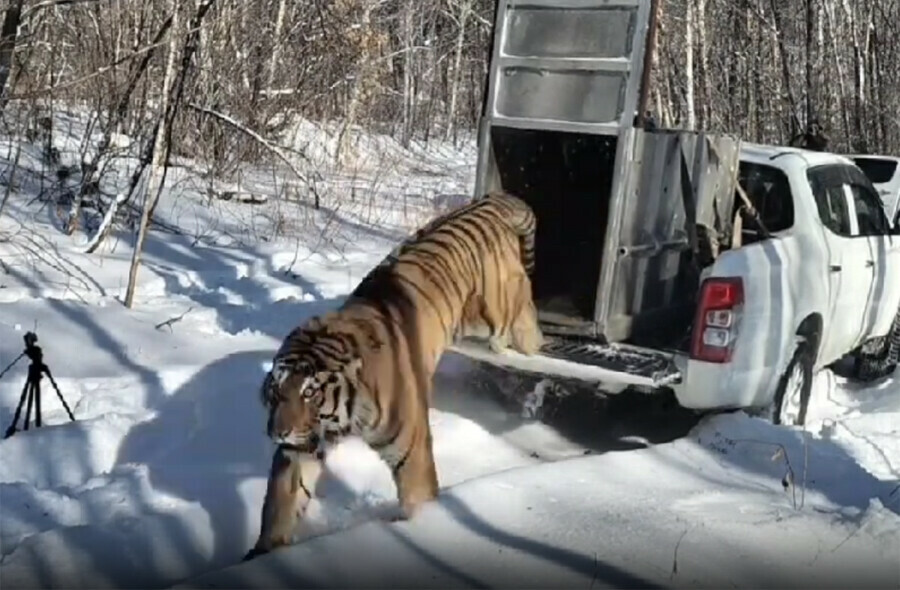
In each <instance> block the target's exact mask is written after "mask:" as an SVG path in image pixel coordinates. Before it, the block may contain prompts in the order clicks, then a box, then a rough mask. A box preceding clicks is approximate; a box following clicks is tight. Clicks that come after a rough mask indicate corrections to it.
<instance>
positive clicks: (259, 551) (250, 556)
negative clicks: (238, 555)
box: [241, 547, 269, 561]
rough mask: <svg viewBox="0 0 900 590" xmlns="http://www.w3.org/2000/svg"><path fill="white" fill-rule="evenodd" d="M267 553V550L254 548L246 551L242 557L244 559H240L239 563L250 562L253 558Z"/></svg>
mask: <svg viewBox="0 0 900 590" xmlns="http://www.w3.org/2000/svg"><path fill="white" fill-rule="evenodd" d="M268 552H269V549H261V548H259V547H254V548H253V549H251V550H250V551H248V552H247V554H246V555H244V558H243V559H241V561H250V560H251V559H253V558H254V557H259V556H260V555H265V554H266V553H268Z"/></svg>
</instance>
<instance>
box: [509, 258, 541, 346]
mask: <svg viewBox="0 0 900 590" xmlns="http://www.w3.org/2000/svg"><path fill="white" fill-rule="evenodd" d="M512 285H514V286H513V287H512V290H513V293H512V296H513V297H514V302H513V310H515V316H514V317H513V321H512V330H511V331H512V347H513V349H515V350H517V351H518V352H521V353H522V354H527V355H529V356H530V355H533V354H537V353H538V351H540V349H541V347H542V346H543V345H544V333H543V332H542V331H541V327H540V325H539V323H538V314H537V308H536V307H535V305H534V299H533V296H532V291H531V280H529V278H528V276H526V275H522V276H521V278H520V280H518V281H515V283H512Z"/></svg>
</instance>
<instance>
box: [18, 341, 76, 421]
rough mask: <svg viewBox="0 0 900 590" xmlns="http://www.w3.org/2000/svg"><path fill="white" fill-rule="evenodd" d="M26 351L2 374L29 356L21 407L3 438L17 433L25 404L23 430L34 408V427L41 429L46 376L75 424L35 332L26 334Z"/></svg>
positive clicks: (20, 401)
mask: <svg viewBox="0 0 900 590" xmlns="http://www.w3.org/2000/svg"><path fill="white" fill-rule="evenodd" d="M23 338H24V339H25V350H24V352H22V354H20V355H19V356H18V357H16V360H14V361H13V362H11V363H10V364H9V365H8V366H7V367H6V368H5V369H3V371H2V372H0V377H3V375H4V374H6V372H7V371H9V370H10V369H11V368H12V367H13V365H15V364H16V363H17V362H19V360H20V359H21V358H22V357H23V356H27V357H28V358H29V360H31V364H30V365H29V366H28V378H27V379H26V380H25V387H23V388H22V396H21V397H20V398H19V405H18V407H16V414H15V416H13V421H12V423H11V424H10V425H9V428H7V429H6V434H5V435H3V438H9V437H11V436H12V435H13V434H15V433H16V423H18V421H19V417H20V416H21V414H22V406H23V405H24V404H25V402H26V401H27V402H28V405H27V406H26V408H25V422H24V424H23V428H22V429H23V430H28V422H29V420H30V419H31V408H32V405H33V406H34V427H35V428H40V427H41V379H42V378H43V376H44V375H47V377H49V378H50V383H51V384H52V385H53V389H55V390H56V395H57V396H59V401H61V402H62V405H63V407H64V408H65V409H66V413H67V414H68V415H69V419H71V420H72V421H73V422H74V421H75V416H73V415H72V410H70V409H69V404H67V403H66V400H65V399H64V398H63V396H62V393H60V391H59V387H58V386H57V385H56V381H55V380H54V379H53V375H52V374H51V373H50V368H49V367H48V366H47V365H46V364H44V352H43V351H42V350H41V347H40V346H37V344H36V343H37V334H35V333H34V332H26V333H25V336H23Z"/></svg>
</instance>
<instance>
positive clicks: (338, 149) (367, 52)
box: [334, 0, 375, 165]
mask: <svg viewBox="0 0 900 590" xmlns="http://www.w3.org/2000/svg"><path fill="white" fill-rule="evenodd" d="M362 1H363V2H364V3H365V6H364V7H363V14H362V18H361V19H360V33H361V35H362V42H361V43H360V45H361V47H360V52H359V59H358V60H357V67H356V79H355V80H354V81H353V86H352V88H351V90H350V102H349V104H348V105H347V114H346V116H345V117H344V122H343V124H342V125H341V130H340V132H339V133H338V138H337V142H335V143H336V146H335V150H334V162H335V164H336V165H340V164H341V163H342V161H343V157H344V152H345V151H346V149H347V138H348V131H350V129H352V128H353V125H354V124H356V117H357V113H358V111H359V107H360V103H361V102H362V97H363V92H364V90H365V86H366V85H367V84H368V82H369V80H368V78H369V62H371V60H372V56H371V43H370V39H369V35H370V34H371V31H372V10H374V8H375V3H374V2H373V1H372V0H362Z"/></svg>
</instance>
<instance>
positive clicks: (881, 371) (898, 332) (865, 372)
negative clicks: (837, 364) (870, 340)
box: [853, 310, 900, 381]
mask: <svg viewBox="0 0 900 590" xmlns="http://www.w3.org/2000/svg"><path fill="white" fill-rule="evenodd" d="M898 361H900V310H898V311H897V315H896V316H895V317H894V325H893V326H892V327H891V331H890V332H889V333H888V335H887V336H885V337H884V338H883V339H881V341H880V342H879V344H878V346H877V347H875V350H873V351H866V350H860V351H858V352H857V353H856V354H855V355H854V359H853V378H854V379H857V380H859V381H874V380H875V379H881V378H882V377H887V376H889V375H891V374H893V372H894V371H896V370H897V364H898Z"/></svg>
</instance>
